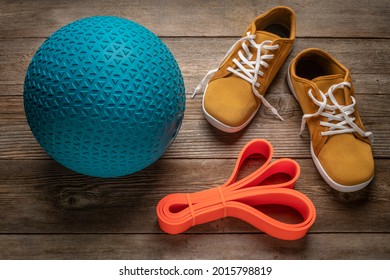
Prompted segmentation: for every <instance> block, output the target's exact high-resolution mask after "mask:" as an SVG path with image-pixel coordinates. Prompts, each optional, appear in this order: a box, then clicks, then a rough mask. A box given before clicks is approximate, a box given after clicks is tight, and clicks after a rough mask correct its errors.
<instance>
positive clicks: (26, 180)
mask: <svg viewBox="0 0 390 280" xmlns="http://www.w3.org/2000/svg"><path fill="white" fill-rule="evenodd" d="M209 2H210V3H209ZM276 4H286V5H289V6H290V7H292V8H293V9H294V10H295V11H296V14H297V36H298V37H297V39H296V42H295V45H294V49H293V51H292V53H291V55H290V57H289V58H288V60H287V63H285V65H284V66H283V67H282V69H281V71H280V73H279V74H278V75H277V77H276V79H275V81H274V82H273V84H272V85H271V87H270V88H269V90H268V93H267V95H266V98H267V99H268V100H269V101H270V102H271V104H273V105H274V106H276V107H277V109H278V110H279V112H281V115H282V116H283V117H284V119H285V121H284V122H281V121H279V120H278V119H276V118H275V117H274V116H273V115H272V114H271V113H270V112H268V111H267V110H265V108H264V106H263V107H262V108H261V109H260V111H259V113H258V115H257V116H256V117H255V119H254V120H253V122H252V123H251V125H250V126H249V127H248V129H246V130H244V131H243V132H240V133H237V134H233V135H228V134H225V133H222V132H219V131H217V130H216V129H214V128H213V127H211V126H210V125H209V124H208V123H207V121H206V120H205V118H204V117H203V114H202V110H201V96H198V97H197V98H195V99H190V98H189V97H190V94H191V91H192V90H193V89H194V88H195V86H196V84H197V83H198V82H199V81H200V79H201V78H202V77H203V75H204V74H205V73H206V72H207V71H208V70H210V69H212V68H214V67H216V66H217V65H218V64H219V62H220V60H221V59H222V57H223V55H224V54H225V52H226V50H227V49H228V48H229V47H230V46H231V45H232V44H233V43H234V42H235V41H236V40H237V39H238V38H239V37H240V36H241V33H242V32H243V31H244V30H245V28H246V27H247V25H248V24H249V22H250V21H251V20H252V19H253V18H254V17H255V16H256V15H258V14H261V13H262V12H264V11H266V10H268V9H269V8H271V7H273V6H274V5H276ZM92 15H117V16H121V17H125V18H128V19H131V20H134V21H136V22H138V23H140V24H142V25H144V26H145V27H147V28H149V29H150V30H152V31H153V32H154V33H156V34H157V35H158V36H160V37H161V38H162V40H163V41H164V42H165V43H166V44H167V45H168V47H169V48H170V49H171V51H172V52H173V54H174V55H175V57H176V59H177V60H178V63H179V65H180V67H181V70H182V73H183V75H184V79H185V85H186V90H187V108H186V114H185V118H184V122H183V126H182V129H181V131H180V133H179V136H178V138H177V139H176V141H175V142H174V144H173V145H172V146H171V147H170V149H169V150H168V151H167V153H166V154H165V155H164V157H163V158H162V159H160V160H159V161H158V162H156V163H155V164H153V165H152V166H150V167H149V168H147V169H145V170H143V171H141V172H139V173H136V174H133V175H131V176H126V177H122V178H119V179H109V180H107V179H98V178H92V177H87V176H83V175H79V174H76V173H74V172H72V171H70V170H68V169H66V168H64V167H63V166H61V165H60V164H58V163H56V162H55V161H54V160H52V159H51V158H50V157H49V156H48V155H47V154H46V153H45V152H44V151H43V149H42V148H41V147H40V146H39V144H38V143H37V142H36V140H35V139H34V137H33V135H32V133H31V131H30V129H29V126H28V124H27V122H26V119H25V114H24V110H23V81H24V76H25V73H26V69H27V66H28V63H29V61H30V60H31V58H32V56H33V55H34V53H35V51H36V50H37V48H38V47H39V46H40V44H42V43H43V41H44V40H45V39H46V38H47V37H48V36H49V35H50V34H52V33H53V32H54V31H55V30H57V29H58V28H60V27H61V26H63V25H65V24H68V23H70V22H72V21H74V20H76V19H78V18H81V17H86V16H92ZM389 26H390V5H389V3H388V1H385V0H371V1H363V0H359V1H353V0H345V1H339V0H329V1H314V0H313V1H254V0H253V1H249V0H237V1H233V0H227V1H224V0H219V1H206V0H204V1H193V0H174V1H152V0H143V1H118V3H116V4H111V3H110V1H92V0H84V1H50V0H47V1H43V0H41V1H4V0H1V1H0V259H45V258H47V259H75V258H76V259H108V258H110V259H389V258H390V147H389V138H390V79H389V74H390V63H389V61H390V28H389ZM307 47H320V48H323V49H324V50H326V51H328V52H329V53H331V54H332V55H334V56H335V57H337V58H338V59H339V60H340V61H341V62H342V63H344V64H345V65H346V66H348V67H349V68H350V69H351V72H352V78H353V80H354V83H355V87H356V91H357V98H358V105H359V109H360V113H361V117H362V119H363V122H364V123H365V125H366V128H367V130H370V131H373V132H374V135H375V142H374V144H373V151H374V155H375V163H376V174H375V180H374V181H373V182H372V183H371V184H370V186H369V187H368V188H366V189H364V190H362V191H360V192H358V193H353V194H342V193H338V192H336V191H332V190H331V189H330V187H328V186H327V184H326V183H325V182H324V181H323V180H322V178H321V177H320V175H319V174H318V172H317V170H316V169H315V167H314V164H313V162H312V159H311V157H310V151H309V138H308V133H307V132H305V133H304V135H303V137H300V136H299V135H298V134H299V127H300V121H301V117H302V112H301V110H300V107H299V105H298V103H297V102H296V101H295V100H294V98H293V96H292V95H291V94H290V92H289V90H288V88H287V85H286V82H285V76H286V69H287V65H288V62H289V61H290V60H291V59H292V57H294V56H295V55H296V54H297V53H298V52H299V51H301V50H303V49H304V48H307ZM254 138H265V139H267V140H269V141H270V142H271V143H272V144H273V146H274V148H275V157H276V158H281V157H291V158H294V159H296V160H297V161H298V163H299V164H300V165H301V167H302V174H301V177H300V179H299V180H298V182H297V184H296V189H298V190H300V191H302V192H303V193H305V194H306V195H307V196H309V197H310V198H311V199H312V201H313V202H314V204H315V206H316V208H317V220H316V222H315V224H314V226H313V227H312V229H311V231H310V233H309V234H308V235H307V236H306V237H305V238H303V239H301V240H298V241H281V240H277V239H275V238H272V237H269V236H267V235H266V234H264V233H262V232H259V231H257V230H256V229H254V228H252V227H251V226H249V225H247V224H245V223H244V222H242V221H239V220H236V219H233V218H225V219H222V220H219V221H216V222H213V223H209V224H206V225H200V226H196V227H194V228H192V229H191V230H189V231H188V232H186V233H185V234H180V235H176V236H172V235H168V234H165V233H163V232H162V231H161V230H160V229H159V227H158V224H157V219H156V215H155V207H156V204H157V202H158V201H159V200H160V199H161V198H162V197H163V196H165V195H166V194H168V193H172V192H193V191H198V190H201V189H204V188H210V187H213V186H216V185H217V184H221V183H223V182H224V181H225V180H226V179H227V178H228V177H229V175H230V172H231V171H232V169H233V166H234V163H235V158H236V157H237V155H238V153H239V151H240V150H241V148H242V147H243V145H244V144H245V143H246V142H248V141H249V140H251V139H254ZM251 165H252V163H251V162H249V163H248V164H247V167H248V169H250V167H251ZM284 210H285V209H284ZM284 210H280V209H279V208H275V207H274V208H273V207H266V208H265V209H264V211H266V212H267V213H271V212H272V213H274V215H276V216H280V214H281V212H283V211H284Z"/></svg>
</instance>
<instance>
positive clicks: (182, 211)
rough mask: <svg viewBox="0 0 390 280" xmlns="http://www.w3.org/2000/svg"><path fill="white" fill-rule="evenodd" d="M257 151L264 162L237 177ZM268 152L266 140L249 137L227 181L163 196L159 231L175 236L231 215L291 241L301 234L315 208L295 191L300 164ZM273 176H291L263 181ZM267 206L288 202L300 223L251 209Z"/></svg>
mask: <svg viewBox="0 0 390 280" xmlns="http://www.w3.org/2000/svg"><path fill="white" fill-rule="evenodd" d="M255 154H256V155H257V154H260V155H262V156H264V157H265V159H266V161H265V163H264V164H263V165H262V166H261V167H259V168H258V169H257V170H256V171H254V172H253V173H251V174H250V175H248V176H246V177H244V178H243V179H241V180H239V181H236V178H237V176H238V173H239V171H240V168H241V165H242V164H243V162H244V161H245V159H247V158H248V157H250V156H251V155H255ZM272 155H273V148H272V146H271V144H270V143H269V142H268V141H266V140H263V139H255V140H252V141H250V142H249V143H248V144H246V145H245V147H244V148H243V149H242V150H241V153H240V155H239V157H238V159H237V162H236V166H235V167H234V171H233V173H232V175H231V176H230V178H229V179H228V180H227V182H226V183H225V184H223V185H221V186H218V187H215V188H212V189H208V190H203V191H200V192H196V193H191V194H189V193H187V194H185V193H176V194H170V195H167V196H166V197H164V198H163V199H162V200H160V202H159V203H158V205H157V217H158V222H159V224H160V227H161V229H162V230H163V231H165V232H167V233H170V234H178V233H181V232H183V231H186V230H187V229H189V228H190V227H192V226H194V225H199V224H203V223H208V222H211V221H214V220H217V219H220V218H223V217H226V216H230V217H235V218H238V219H241V220H244V221H246V222H247V223H249V224H251V225H253V226H254V227H256V228H258V229H259V230H261V231H263V232H265V233H267V234H269V235H271V236H273V237H276V238H280V239H284V240H295V239H299V238H301V237H303V236H304V235H305V234H306V233H307V231H308V230H309V228H310V227H311V226H312V225H313V223H314V220H315V217H316V210H315V207H314V205H313V203H312V202H311V201H310V199H309V198H308V197H307V196H305V195H304V194H302V193H300V192H298V191H296V190H293V187H294V184H295V182H296V180H297V179H298V177H299V175H300V167H299V165H298V163H297V162H296V161H294V160H291V159H287V158H285V159H278V160H275V161H273V162H271V159H272ZM275 174H287V175H288V176H289V177H290V178H291V179H290V180H287V181H285V182H282V183H277V184H263V182H264V181H265V180H266V179H267V178H269V177H271V176H272V175H275ZM265 204H279V205H286V206H289V207H291V208H293V209H295V210H297V211H298V212H299V213H300V214H301V216H302V218H303V222H301V223H298V224H288V223H283V222H280V221H278V220H275V219H273V218H271V217H270V216H268V215H265V214H264V213H263V212H261V211H259V210H258V209H256V208H255V206H259V205H265Z"/></svg>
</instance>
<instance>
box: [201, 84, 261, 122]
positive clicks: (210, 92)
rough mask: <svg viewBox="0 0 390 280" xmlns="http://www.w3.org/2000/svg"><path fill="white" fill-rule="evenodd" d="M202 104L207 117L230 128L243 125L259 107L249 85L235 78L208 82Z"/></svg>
mask: <svg viewBox="0 0 390 280" xmlns="http://www.w3.org/2000/svg"><path fill="white" fill-rule="evenodd" d="M203 104H204V110H205V111H206V113H207V114H208V115H209V116H211V117H213V118H214V119H216V120H217V121H219V122H220V123H222V124H224V125H226V126H230V127H238V126H242V125H244V124H245V122H246V121H248V120H249V119H250V118H251V117H252V115H253V114H255V113H256V111H257V109H258V106H259V105H258V104H259V103H258V100H257V98H256V97H255V96H254V95H253V93H252V88H251V86H250V84H249V83H247V82H246V81H244V80H242V79H239V78H236V77H229V78H222V79H218V80H214V81H212V82H210V83H209V85H208V86H207V90H206V92H205V95H204V101H203Z"/></svg>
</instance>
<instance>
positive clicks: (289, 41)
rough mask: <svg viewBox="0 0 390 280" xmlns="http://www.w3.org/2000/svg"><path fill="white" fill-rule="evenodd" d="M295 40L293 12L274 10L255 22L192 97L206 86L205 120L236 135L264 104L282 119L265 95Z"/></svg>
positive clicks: (283, 9) (287, 9)
mask: <svg viewBox="0 0 390 280" xmlns="http://www.w3.org/2000/svg"><path fill="white" fill-rule="evenodd" d="M294 39H295V13H294V11H293V10H291V9H290V8H287V7H275V8H273V9H271V10H269V11H268V12H266V13H264V14H262V15H260V16H258V17H257V18H255V19H254V21H253V22H252V23H251V24H250V25H249V27H248V28H247V30H246V31H245V33H244V35H243V37H242V38H241V39H239V40H238V41H237V42H236V43H235V44H234V45H233V46H232V47H231V48H230V49H229V50H228V52H227V53H226V55H225V58H224V59H223V60H222V63H221V64H220V66H219V67H218V68H216V69H213V70H211V71H210V72H209V73H207V75H206V76H205V77H204V78H203V80H202V81H201V82H200V84H199V85H198V87H197V88H196V89H195V91H194V94H193V97H194V96H195V95H196V93H197V92H199V91H202V90H203V88H204V87H206V85H207V87H206V89H205V90H204V95H203V100H202V106H203V112H204V114H205V116H206V119H207V120H208V121H209V122H210V123H211V124H212V125H213V126H215V127H216V128H218V129H220V130H222V131H225V132H230V133H233V132H237V131H240V130H241V129H243V128H244V127H245V126H247V125H248V124H249V122H250V121H251V120H252V119H253V117H254V116H255V115H256V112H257V111H258V110H259V108H260V104H261V103H263V104H264V105H265V106H266V107H268V108H270V109H271V110H272V112H273V113H274V114H275V115H277V116H278V117H279V118H280V119H282V117H281V116H280V115H279V114H278V112H277V110H276V109H275V108H274V107H272V106H271V104H269V103H268V102H267V100H266V99H265V98H264V97H263V95H264V94H265V92H266V90H267V88H268V86H269V85H270V84H271V82H272V80H273V78H274V77H275V75H276V73H277V72H278V71H279V69H280V67H281V66H282V64H283V62H284V61H285V59H286V58H287V56H288V54H289V53H290V51H291V48H292V45H293V43H294ZM210 77H211V79H210ZM282 120H283V119H282Z"/></svg>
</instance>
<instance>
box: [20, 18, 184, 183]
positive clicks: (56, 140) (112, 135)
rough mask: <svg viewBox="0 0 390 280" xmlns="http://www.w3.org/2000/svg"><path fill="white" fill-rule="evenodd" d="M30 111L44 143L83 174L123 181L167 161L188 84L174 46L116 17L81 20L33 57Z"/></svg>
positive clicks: (57, 157)
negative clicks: (165, 153) (161, 159)
mask: <svg viewBox="0 0 390 280" xmlns="http://www.w3.org/2000/svg"><path fill="white" fill-rule="evenodd" d="M24 108H25V112H26V117H27V120H28V123H29V125H30V127H31V130H32V133H33V134H34V136H35V138H36V139H37V141H38V142H39V143H40V145H41V146H42V147H43V148H44V149H45V150H46V152H47V153H48V154H49V155H50V156H51V157H52V158H53V159H55V160H56V161H58V162H59V163H61V164H62V165H64V166H66V167H68V168H70V169H72V170H74V171H76V172H79V173H82V174H87V175H92V176H98V177H116V176H122V175H128V174H131V173H134V172H136V171H139V170H141V169H143V168H145V167H147V166H148V165H150V164H152V163H153V162H154V161H156V160H157V159H158V158H160V157H161V156H162V155H163V154H164V152H165V151H166V149H167V148H168V147H169V145H170V144H171V143H172V141H173V140H174V139H175V137H176V135H177V133H178V131H179V129H180V125H181V122H182V118H183V115H184V109H185V90H184V82H183V78H182V75H181V72H180V69H179V67H178V64H177V62H176V60H175V59H174V57H173V55H172V54H171V52H170V51H169V49H168V48H167V46H166V45H165V44H164V43H163V42H162V41H161V40H160V39H159V38H158V37H157V36H156V35H154V34H153V33H152V32H151V31H149V30H148V29H146V28H145V27H143V26H141V25H139V24H137V23H135V22H132V21H130V20H126V19H123V18H118V17H112V16H96V17H90V18H85V19H81V20H78V21H75V22H73V23H71V24H69V25H67V26H65V27H63V28H61V29H60V30H58V31H57V32H55V33H54V34H52V35H51V36H50V37H49V38H48V39H47V40H46V41H45V42H44V43H43V44H42V46H41V47H40V48H39V49H38V51H37V52H36V54H35V55H34V57H33V59H32V61H31V63H30V65H29V67H28V70H27V74H26V78H25V82H24Z"/></svg>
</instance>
